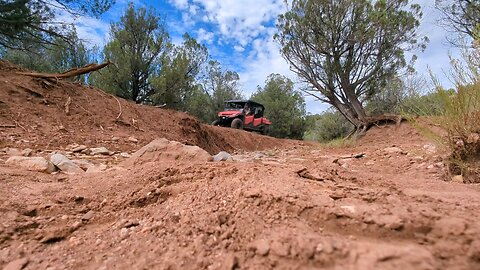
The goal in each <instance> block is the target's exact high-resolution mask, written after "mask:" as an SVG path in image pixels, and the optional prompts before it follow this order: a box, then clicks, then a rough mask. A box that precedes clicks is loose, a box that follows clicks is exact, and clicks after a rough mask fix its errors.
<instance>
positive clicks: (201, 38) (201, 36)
mask: <svg viewBox="0 0 480 270" xmlns="http://www.w3.org/2000/svg"><path fill="white" fill-rule="evenodd" d="M214 38H215V35H214V34H213V33H212V32H208V31H207V30H205V29H203V28H200V29H198V31H197V41H198V42H200V43H201V42H206V43H208V44H211V43H212V42H213V39H214Z"/></svg>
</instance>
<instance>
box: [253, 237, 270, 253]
mask: <svg viewBox="0 0 480 270" xmlns="http://www.w3.org/2000/svg"><path fill="white" fill-rule="evenodd" d="M253 247H254V248H255V251H256V252H257V254H258V255H260V256H266V255H267V254H268V252H269V251H270V245H269V244H268V241H267V240H264V239H260V240H257V241H255V243H254V244H253Z"/></svg>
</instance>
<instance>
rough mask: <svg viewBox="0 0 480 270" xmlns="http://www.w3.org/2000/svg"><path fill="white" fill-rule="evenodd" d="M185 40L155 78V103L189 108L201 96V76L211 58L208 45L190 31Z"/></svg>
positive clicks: (176, 107) (173, 51)
mask: <svg viewBox="0 0 480 270" xmlns="http://www.w3.org/2000/svg"><path fill="white" fill-rule="evenodd" d="M183 38H184V42H183V44H182V45H181V46H176V47H175V48H174V49H173V50H171V51H170V53H169V54H167V55H166V56H165V57H164V58H163V59H162V67H161V70H160V73H159V75H158V77H156V78H154V79H153V80H152V84H153V87H154V88H155V94H154V95H153V98H152V100H153V102H154V103H156V104H165V105H166V107H167V108H172V109H178V110H187V109H188V106H187V105H188V104H189V99H191V98H195V97H197V93H196V91H197V90H198V83H197V80H196V79H197V77H198V75H199V73H200V71H201V68H202V66H203V65H204V64H205V62H206V61H207V59H208V50H207V48H206V47H205V45H201V44H199V43H198V42H197V41H196V40H195V39H194V38H192V37H190V36H189V35H188V34H185V35H184V36H183Z"/></svg>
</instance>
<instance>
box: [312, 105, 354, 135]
mask: <svg viewBox="0 0 480 270" xmlns="http://www.w3.org/2000/svg"><path fill="white" fill-rule="evenodd" d="M353 129H354V126H353V125H352V124H350V123H349V122H348V121H347V120H346V119H345V117H343V115H341V114H340V113H339V112H337V111H333V110H332V109H330V110H328V111H326V112H324V113H322V114H320V115H309V116H307V130H306V132H305V134H304V137H303V138H304V140H309V141H319V142H329V141H332V140H335V139H339V138H343V137H345V136H347V135H348V134H349V133H351V132H352V130H353Z"/></svg>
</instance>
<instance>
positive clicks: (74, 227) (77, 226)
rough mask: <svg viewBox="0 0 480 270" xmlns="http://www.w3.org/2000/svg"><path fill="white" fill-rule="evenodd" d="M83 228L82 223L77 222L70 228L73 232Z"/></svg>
mask: <svg viewBox="0 0 480 270" xmlns="http://www.w3.org/2000/svg"><path fill="white" fill-rule="evenodd" d="M81 226H82V223H81V222H80V221H75V222H74V223H73V224H72V226H70V228H71V230H72V231H75V230H77V229H78V228H80V227H81Z"/></svg>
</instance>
